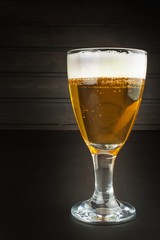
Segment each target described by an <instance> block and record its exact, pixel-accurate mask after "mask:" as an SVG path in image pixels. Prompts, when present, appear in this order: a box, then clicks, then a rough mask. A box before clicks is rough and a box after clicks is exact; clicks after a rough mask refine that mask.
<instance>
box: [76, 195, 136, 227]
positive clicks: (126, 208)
mask: <svg viewBox="0 0 160 240" xmlns="http://www.w3.org/2000/svg"><path fill="white" fill-rule="evenodd" d="M117 203H118V204H117V206H116V207H104V206H103V207H101V206H98V207H97V206H96V207H94V206H93V205H92V204H91V201H90V200H87V201H84V202H79V203H76V204H75V205H74V206H73V207H72V209H71V213H72V215H73V217H75V218H76V219H78V220H80V221H82V222H85V223H90V224H103V225H107V224H110V225H111V224H119V223H124V222H128V221H130V220H132V219H133V218H134V217H135V215H136V210H135V208H134V207H133V206H132V205H130V204H129V203H126V202H119V201H118V200H117Z"/></svg>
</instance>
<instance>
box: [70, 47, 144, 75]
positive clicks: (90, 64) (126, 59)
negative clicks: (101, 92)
mask: <svg viewBox="0 0 160 240" xmlns="http://www.w3.org/2000/svg"><path fill="white" fill-rule="evenodd" d="M146 67H147V56H146V54H145V53H144V52H136V51H135V52H132V51H129V50H128V51H124V52H118V51H114V50H107V51H104V50H103V51H99V50H97V51H93V52H90V51H80V52H76V53H71V54H68V58H67V71H68V78H69V79H72V78H95V77H96V78H97V77H111V78H113V77H116V78H117V77H127V78H128V77H130V78H143V79H145V77H146Z"/></svg>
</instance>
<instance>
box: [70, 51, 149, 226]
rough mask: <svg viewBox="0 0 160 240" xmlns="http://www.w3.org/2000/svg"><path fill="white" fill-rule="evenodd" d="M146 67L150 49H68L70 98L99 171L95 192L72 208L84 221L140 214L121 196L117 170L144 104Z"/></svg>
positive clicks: (118, 219)
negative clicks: (119, 156)
mask: <svg viewBox="0 0 160 240" xmlns="http://www.w3.org/2000/svg"><path fill="white" fill-rule="evenodd" d="M146 71H147V52H146V51H144V50H141V49H133V48H108V47H103V48H83V49H72V50H70V51H68V52H67V74H68V86H69V92H70V99H71V103H72V107H73V111H74V115H75V119H76V121H77V125H78V127H79V130H80V133H81V136H82V138H83V140H84V143H85V144H86V146H87V147H88V149H89V151H90V153H91V157H92V159H93V167H94V174H95V189H94V192H93V195H92V196H91V197H90V199H87V200H84V201H82V202H77V203H75V205H73V207H72V208H71V213H72V215H73V217H74V218H76V219H78V220H80V221H82V222H86V223H92V224H118V223H123V222H127V221H129V220H132V219H133V218H134V217H135V216H136V209H135V207H134V206H132V205H131V204H130V203H127V202H125V201H124V202H123V201H120V200H118V199H117V198H116V196H115V193H114V186H113V172H114V164H115V160H116V158H117V154H118V152H119V151H120V150H121V148H122V147H123V146H124V144H125V142H126V141H127V139H128V137H129V134H130V132H131V130H132V128H133V126H134V123H135V120H136V117H137V114H138V111H139V108H140V104H141V101H142V96H143V90H144V86H145V79H146ZM128 158H129V156H128ZM123 174H125V172H123Z"/></svg>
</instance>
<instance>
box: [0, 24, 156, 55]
mask: <svg viewBox="0 0 160 240" xmlns="http://www.w3.org/2000/svg"><path fill="white" fill-rule="evenodd" d="M0 32H1V38H0V47H51V48H52V47H66V48H78V47H82V46H90V47H94V46H97V47H100V46H118V47H124V46H125V47H134V48H142V49H145V50H148V49H152V51H153V49H160V34H158V33H160V28H159V27H158V28H156V27H153V26H152V27H146V26H144V27H140V26H139V25H136V26H135V25H125V24H124V25H122V26H119V25H118V26H117V25H115V26H114V25H113V26H108V25H106V26H103V25H102V26H79V25H78V26H64V25H60V26H58V25H55V26H43V25H41V26H39V25H38V26H21V25H20V26H19V25H18V26H17V25H16V26H0Z"/></svg>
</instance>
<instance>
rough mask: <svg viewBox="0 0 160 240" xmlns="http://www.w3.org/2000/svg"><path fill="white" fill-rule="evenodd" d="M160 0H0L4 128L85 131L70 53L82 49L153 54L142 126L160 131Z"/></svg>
mask: <svg viewBox="0 0 160 240" xmlns="http://www.w3.org/2000/svg"><path fill="white" fill-rule="evenodd" d="M159 10H160V9H159V5H158V3H157V1H154V0H152V1H144V0H137V1H136V0H135V1H133V0H128V1H127V0H122V1H120V0H119V1H116V0H110V1H101V0H99V1H94V0H93V1H90V0H85V1H84V0H81V1H77V0H75V1H72V0H70V1H61V0H59V1H47V0H46V1H18V0H17V1H7V0H6V1H0V129H39V130H41V129H44V130H45V129H46V130H50V129H51V130H54V129H77V127H76V123H75V119H74V116H73V112H72V108H71V104H70V100H69V93H68V85H67V73H66V53H67V51H68V50H69V49H72V48H79V47H101V46H107V47H109V46H115V47H132V48H142V49H144V50H146V51H147V52H148V72H147V80H146V87H145V92H144V97H143V101H142V105H141V109H140V112H139V114H138V118H137V121H136V124H135V126H134V129H137V130H152V129H153V130H158V129H160V15H159Z"/></svg>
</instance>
